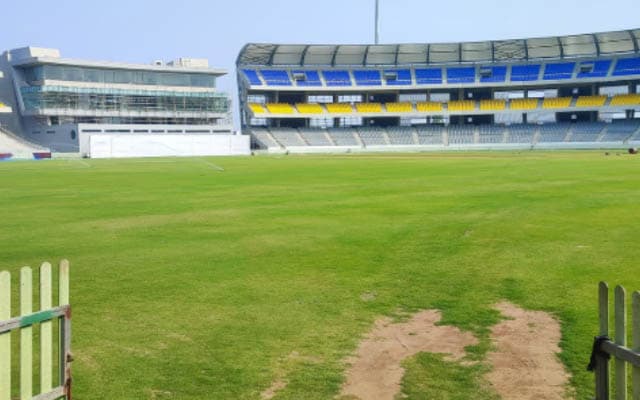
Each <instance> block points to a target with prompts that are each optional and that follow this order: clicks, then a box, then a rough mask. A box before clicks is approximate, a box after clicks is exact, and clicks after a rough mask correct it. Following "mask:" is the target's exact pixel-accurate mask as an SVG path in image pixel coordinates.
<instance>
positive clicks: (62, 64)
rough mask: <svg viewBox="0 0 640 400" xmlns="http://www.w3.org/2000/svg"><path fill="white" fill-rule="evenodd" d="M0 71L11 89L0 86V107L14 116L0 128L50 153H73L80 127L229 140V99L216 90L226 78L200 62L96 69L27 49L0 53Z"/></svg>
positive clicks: (88, 63)
mask: <svg viewBox="0 0 640 400" xmlns="http://www.w3.org/2000/svg"><path fill="white" fill-rule="evenodd" d="M0 71H3V72H4V74H5V76H8V77H10V78H11V79H10V81H11V85H8V84H4V85H0V99H2V100H4V101H5V102H8V103H9V105H10V106H12V109H13V110H15V111H16V112H14V113H13V114H12V115H8V116H4V117H0V124H2V126H4V127H5V128H7V129H9V130H11V131H13V132H14V133H16V134H19V135H21V136H24V137H25V138H26V139H28V140H31V141H33V142H36V143H39V144H42V145H46V146H48V147H50V148H51V149H52V150H54V151H77V149H78V148H79V139H78V136H79V135H78V133H80V132H78V126H79V125H80V124H82V126H83V127H85V129H87V127H89V128H93V129H91V130H92V131H97V130H101V131H106V130H112V131H124V130H122V129H118V126H120V125H121V126H124V125H126V126H134V127H135V126H137V125H144V126H146V127H147V128H153V129H152V131H153V132H170V131H174V132H177V131H178V129H176V127H177V126H179V127H180V130H182V131H183V132H187V131H197V132H199V133H204V132H209V133H210V134H232V117H231V98H230V96H229V95H228V94H226V93H222V92H220V91H218V90H217V88H216V83H217V80H218V78H219V77H221V76H224V75H225V74H226V71H224V70H222V69H217V68H210V67H209V63H208V61H207V60H203V59H189V58H182V59H178V60H176V61H172V62H168V63H164V62H161V61H156V62H154V63H153V64H149V65H146V64H128V63H116V62H96V61H86V60H74V59H66V58H62V57H61V56H60V53H59V51H58V50H54V49H40V48H32V47H28V48H22V49H16V50H11V51H8V52H6V53H4V54H3V56H2V60H1V61H0ZM5 81H9V79H5ZM5 83H6V82H5ZM130 130H131V131H138V132H143V129H130ZM147 130H148V129H147Z"/></svg>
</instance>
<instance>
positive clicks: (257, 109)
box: [249, 103, 267, 114]
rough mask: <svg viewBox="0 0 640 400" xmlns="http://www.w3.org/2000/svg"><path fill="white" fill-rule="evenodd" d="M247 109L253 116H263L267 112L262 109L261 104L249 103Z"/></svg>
mask: <svg viewBox="0 0 640 400" xmlns="http://www.w3.org/2000/svg"><path fill="white" fill-rule="evenodd" d="M249 109H250V110H251V111H252V112H253V113H254V114H264V113H266V112H267V110H265V109H264V107H263V106H262V104H258V103H249Z"/></svg>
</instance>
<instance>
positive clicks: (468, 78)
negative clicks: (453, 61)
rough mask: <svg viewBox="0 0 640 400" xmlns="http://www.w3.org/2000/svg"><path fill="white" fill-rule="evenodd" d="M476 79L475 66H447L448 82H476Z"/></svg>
mask: <svg viewBox="0 0 640 400" xmlns="http://www.w3.org/2000/svg"><path fill="white" fill-rule="evenodd" d="M475 81H476V69H475V68H468V67H463V68H447V82H448V83H474V82H475Z"/></svg>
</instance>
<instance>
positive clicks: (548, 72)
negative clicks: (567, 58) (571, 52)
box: [543, 62, 576, 81]
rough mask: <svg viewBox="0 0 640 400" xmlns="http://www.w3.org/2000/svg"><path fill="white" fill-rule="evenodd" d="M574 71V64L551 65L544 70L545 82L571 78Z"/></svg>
mask: <svg viewBox="0 0 640 400" xmlns="http://www.w3.org/2000/svg"><path fill="white" fill-rule="evenodd" d="M575 69H576V63H574V62H567V63H551V64H547V65H546V66H545V68H544V77H543V79H544V80H545V81H556V80H563V79H571V78H573V71H574V70H575Z"/></svg>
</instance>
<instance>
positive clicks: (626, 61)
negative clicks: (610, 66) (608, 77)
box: [613, 58, 640, 76]
mask: <svg viewBox="0 0 640 400" xmlns="http://www.w3.org/2000/svg"><path fill="white" fill-rule="evenodd" d="M638 74H640V58H622V59H620V60H618V62H617V63H616V67H615V69H614V70H613V76H628V75H638Z"/></svg>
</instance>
